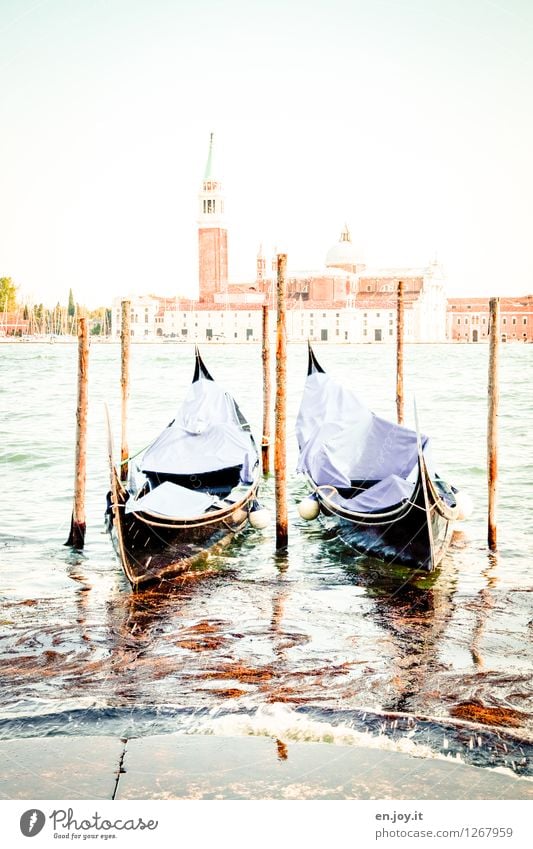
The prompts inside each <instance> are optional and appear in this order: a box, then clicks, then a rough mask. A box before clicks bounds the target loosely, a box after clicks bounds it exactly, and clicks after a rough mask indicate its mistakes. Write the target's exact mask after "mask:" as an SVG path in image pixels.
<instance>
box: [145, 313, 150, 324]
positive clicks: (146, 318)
mask: <svg viewBox="0 0 533 849" xmlns="http://www.w3.org/2000/svg"><path fill="white" fill-rule="evenodd" d="M149 320H150V316H149V315H148V313H146V315H145V316H144V323H145V324H148V322H149Z"/></svg>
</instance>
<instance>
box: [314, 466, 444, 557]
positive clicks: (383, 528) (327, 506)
mask: <svg viewBox="0 0 533 849" xmlns="http://www.w3.org/2000/svg"><path fill="white" fill-rule="evenodd" d="M425 483H426V492H427V506H426V502H425V498H424V489H423V486H422V478H421V476H420V475H419V481H418V484H417V486H416V487H415V491H414V493H413V497H412V500H410V501H408V502H404V503H402V504H398V505H395V506H393V507H391V508H390V509H389V510H387V511H383V512H381V513H367V514H361V513H358V514H357V515H354V514H350V512H349V511H347V510H345V509H342V508H340V507H338V506H337V505H335V504H334V502H332V500H331V498H329V497H328V496H327V494H326V493H327V490H328V488H327V487H316V486H313V488H314V490H315V494H316V497H317V498H318V501H319V504H320V510H321V513H322V514H323V515H325V516H328V517H331V518H332V519H333V520H334V521H335V522H336V524H337V525H338V529H339V536H340V538H341V539H342V540H343V541H344V542H345V543H346V544H347V545H349V546H350V547H351V548H353V549H355V550H356V551H357V552H358V553H361V554H368V555H371V556H373V557H377V558H379V559H380V560H383V561H385V562H387V563H390V564H393V565H397V566H402V567H406V568H408V569H412V570H415V571H424V572H431V571H432V570H433V569H435V568H436V567H437V566H438V565H439V564H440V562H441V560H442V558H443V557H444V555H445V554H446V551H447V549H448V546H449V544H450V541H451V538H452V534H453V526H454V521H455V519H456V513H457V511H456V509H455V508H453V507H450V506H449V505H448V504H446V502H444V501H443V499H441V498H440V497H439V496H438V494H437V492H436V491H435V488H434V486H433V484H432V482H431V481H430V479H429V477H427V478H426V480H425Z"/></svg>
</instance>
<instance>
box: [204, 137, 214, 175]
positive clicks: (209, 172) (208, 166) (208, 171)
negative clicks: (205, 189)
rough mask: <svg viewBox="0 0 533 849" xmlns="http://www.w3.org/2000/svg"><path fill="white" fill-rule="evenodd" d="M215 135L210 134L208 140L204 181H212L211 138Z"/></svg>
mask: <svg viewBox="0 0 533 849" xmlns="http://www.w3.org/2000/svg"><path fill="white" fill-rule="evenodd" d="M214 135H215V134H214V133H211V136H210V138H209V153H208V155H207V164H206V166H205V174H204V180H212V179H213V136H214Z"/></svg>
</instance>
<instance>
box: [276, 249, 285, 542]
mask: <svg viewBox="0 0 533 849" xmlns="http://www.w3.org/2000/svg"><path fill="white" fill-rule="evenodd" d="M286 267H287V254H278V255H277V308H278V311H277V337H276V405H275V422H276V434H275V445H274V472H275V475H276V483H275V498H276V548H277V549H280V548H286V547H287V543H288V518H287V449H286V442H287V328H286V315H285V269H286Z"/></svg>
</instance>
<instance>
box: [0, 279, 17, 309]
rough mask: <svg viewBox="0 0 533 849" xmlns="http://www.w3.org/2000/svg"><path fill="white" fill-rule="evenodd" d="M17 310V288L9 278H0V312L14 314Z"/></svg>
mask: <svg viewBox="0 0 533 849" xmlns="http://www.w3.org/2000/svg"><path fill="white" fill-rule="evenodd" d="M16 308H17V287H16V286H15V284H14V283H13V281H12V279H11V277H0V310H1V311H2V312H4V311H6V312H15V310H16Z"/></svg>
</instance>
